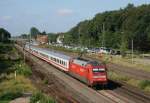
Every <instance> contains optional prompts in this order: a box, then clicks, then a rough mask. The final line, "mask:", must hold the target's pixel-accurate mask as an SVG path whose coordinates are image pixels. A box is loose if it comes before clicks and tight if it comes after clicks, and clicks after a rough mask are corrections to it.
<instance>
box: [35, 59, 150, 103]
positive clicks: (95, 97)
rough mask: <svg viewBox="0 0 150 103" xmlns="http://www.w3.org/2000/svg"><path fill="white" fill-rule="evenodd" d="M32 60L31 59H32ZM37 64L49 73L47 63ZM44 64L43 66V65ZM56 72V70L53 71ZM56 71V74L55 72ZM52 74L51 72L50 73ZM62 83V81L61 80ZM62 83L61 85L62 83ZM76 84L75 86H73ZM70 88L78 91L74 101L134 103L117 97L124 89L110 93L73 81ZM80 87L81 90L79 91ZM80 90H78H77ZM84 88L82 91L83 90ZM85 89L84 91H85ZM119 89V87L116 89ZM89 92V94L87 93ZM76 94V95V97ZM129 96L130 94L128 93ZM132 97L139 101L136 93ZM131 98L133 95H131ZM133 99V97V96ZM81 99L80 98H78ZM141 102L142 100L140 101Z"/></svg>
mask: <svg viewBox="0 0 150 103" xmlns="http://www.w3.org/2000/svg"><path fill="white" fill-rule="evenodd" d="M33 58H34V59H37V58H36V57H33ZM33 58H32V59H33ZM37 61H38V59H37V60H36V62H37ZM38 62H39V64H40V65H41V67H42V68H45V70H47V71H49V67H50V65H48V64H47V63H45V62H44V61H38ZM43 64H44V65H43ZM55 70H56V69H55ZM56 71H57V72H56ZM56 71H53V74H54V75H59V79H61V80H62V78H60V75H62V72H61V73H60V71H58V70H56ZM51 72H52V71H51ZM62 77H66V74H65V73H63V76H62ZM62 81H63V80H62ZM66 81H68V80H65V81H64V82H66ZM70 81H74V79H73V78H72V79H71V80H69V82H70ZM64 82H63V83H64ZM75 84H76V85H75ZM70 87H71V88H72V89H73V90H74V91H75V90H76V88H78V90H76V91H77V92H78V93H76V99H78V98H79V97H78V95H80V96H81V94H82V97H83V98H85V99H91V101H90V100H88V102H87V103H99V102H102V101H103V102H104V103H134V100H135V99H136V98H134V99H132V100H129V99H128V97H124V96H119V95H117V93H120V92H119V91H121V92H124V91H127V90H126V89H118V90H116V91H112V90H103V91H101V90H96V91H95V90H93V89H91V88H89V87H87V86H85V85H84V84H83V83H80V82H79V81H74V82H72V83H70ZM81 87H82V89H81ZM79 88H80V89H79ZM83 88H84V89H83ZM85 88H86V89H85ZM118 88H119V87H118ZM81 90H82V91H81ZM89 92H90V93H89ZM77 94H78V95H77ZM126 94H127V95H129V93H126ZM130 94H131V93H130ZM133 94H134V95H136V96H137V97H138V100H140V99H141V98H140V97H139V95H137V94H136V93H133ZM132 96H133V95H132ZM134 97H135V96H134ZM80 98H81V97H80ZM142 101H143V99H142ZM144 101H145V102H144V103H148V102H147V101H149V98H145V100H144ZM137 103H141V102H137Z"/></svg>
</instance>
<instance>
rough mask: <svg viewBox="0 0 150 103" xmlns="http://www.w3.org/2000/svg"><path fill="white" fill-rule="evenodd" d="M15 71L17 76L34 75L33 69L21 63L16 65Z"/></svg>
mask: <svg viewBox="0 0 150 103" xmlns="http://www.w3.org/2000/svg"><path fill="white" fill-rule="evenodd" d="M15 69H16V71H17V74H20V75H24V76H30V75H31V74H32V71H31V69H30V68H29V66H28V65H26V64H25V63H19V64H17V65H15Z"/></svg>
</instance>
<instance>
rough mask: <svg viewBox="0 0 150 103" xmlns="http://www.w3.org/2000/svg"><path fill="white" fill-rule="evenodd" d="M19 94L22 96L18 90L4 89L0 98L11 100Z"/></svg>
mask: <svg viewBox="0 0 150 103" xmlns="http://www.w3.org/2000/svg"><path fill="white" fill-rule="evenodd" d="M20 96H22V93H21V92H20V91H15V92H13V91H6V92H4V93H2V94H1V95H0V100H13V99H15V98H17V97H20Z"/></svg>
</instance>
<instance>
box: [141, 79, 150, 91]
mask: <svg viewBox="0 0 150 103" xmlns="http://www.w3.org/2000/svg"><path fill="white" fill-rule="evenodd" d="M139 85H140V88H142V89H145V88H147V87H150V81H149V80H144V81H141V82H140V83H139Z"/></svg>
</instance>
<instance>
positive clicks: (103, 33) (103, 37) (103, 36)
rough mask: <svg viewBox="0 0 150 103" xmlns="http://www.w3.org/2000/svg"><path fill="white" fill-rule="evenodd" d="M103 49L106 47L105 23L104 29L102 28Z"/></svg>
mask: <svg viewBox="0 0 150 103" xmlns="http://www.w3.org/2000/svg"><path fill="white" fill-rule="evenodd" d="M102 30H103V32H102V47H105V24H104V23H103V28H102Z"/></svg>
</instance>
